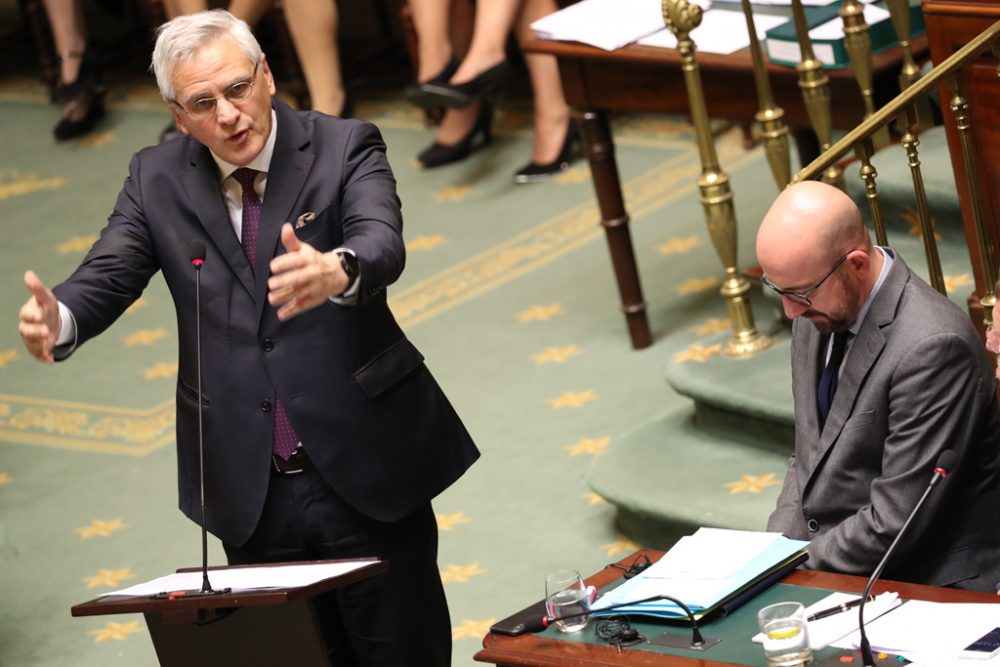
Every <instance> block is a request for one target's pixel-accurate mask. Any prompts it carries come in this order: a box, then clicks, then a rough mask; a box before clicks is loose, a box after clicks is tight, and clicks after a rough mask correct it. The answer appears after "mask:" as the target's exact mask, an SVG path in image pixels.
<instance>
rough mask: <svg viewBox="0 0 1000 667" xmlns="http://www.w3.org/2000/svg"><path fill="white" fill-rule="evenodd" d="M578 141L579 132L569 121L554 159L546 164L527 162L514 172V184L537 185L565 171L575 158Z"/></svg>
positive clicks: (574, 124)
mask: <svg viewBox="0 0 1000 667" xmlns="http://www.w3.org/2000/svg"><path fill="white" fill-rule="evenodd" d="M579 141H580V132H579V131H578V130H577V129H576V123H574V122H573V121H572V120H570V122H569V127H567V128H566V138H565V139H564V140H563V145H562V150H560V151H559V155H557V156H556V159H555V160H553V161H552V162H549V163H548V164H538V163H537V162H529V163H528V164H526V165H525V166H523V167H521V168H520V169H518V170H517V171H516V172H514V182H515V183H520V184H524V183H538V182H540V181H544V180H546V179H547V178H549V177H551V176H552V175H553V174H558V173H560V172H563V171H566V170H567V169H569V165H570V164H571V163H572V162H573V159H574V158H575V157H576V156H575V155H574V153H575V149H576V145H577V144H578V143H579Z"/></svg>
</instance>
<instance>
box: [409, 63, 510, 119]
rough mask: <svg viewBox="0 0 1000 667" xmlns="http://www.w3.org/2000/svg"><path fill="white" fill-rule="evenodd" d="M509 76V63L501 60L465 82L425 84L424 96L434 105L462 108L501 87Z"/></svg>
mask: <svg viewBox="0 0 1000 667" xmlns="http://www.w3.org/2000/svg"><path fill="white" fill-rule="evenodd" d="M509 78H510V63H508V62H507V61H506V60H501V61H500V62H498V63H497V64H496V65H494V66H493V67H490V68H489V69H487V70H484V71H482V72H480V73H479V74H477V75H476V77H475V78H473V79H469V80H468V81H466V82H465V83H448V82H447V81H445V82H444V83H443V84H433V85H431V84H427V85H425V86H424V87H423V94H424V98H425V99H427V100H429V103H430V104H432V105H433V106H436V107H445V108H446V109H464V108H465V107H467V106H469V105H470V104H472V103H473V102H475V101H476V100H481V99H484V98H486V97H488V96H490V95H492V94H493V93H495V92H497V91H499V90H500V89H501V88H503V86H504V84H505V83H507V79H509Z"/></svg>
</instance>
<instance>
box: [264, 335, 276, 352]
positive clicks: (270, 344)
mask: <svg viewBox="0 0 1000 667" xmlns="http://www.w3.org/2000/svg"><path fill="white" fill-rule="evenodd" d="M261 347H263V348H264V351H265V352H270V351H271V350H273V349H274V341H273V340H271V339H270V338H265V339H264V343H263V344H262V345H261Z"/></svg>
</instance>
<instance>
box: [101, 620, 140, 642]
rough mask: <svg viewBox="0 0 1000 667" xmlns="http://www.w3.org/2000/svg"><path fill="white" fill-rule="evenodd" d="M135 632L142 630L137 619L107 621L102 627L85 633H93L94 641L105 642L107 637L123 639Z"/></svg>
mask: <svg viewBox="0 0 1000 667" xmlns="http://www.w3.org/2000/svg"><path fill="white" fill-rule="evenodd" d="M135 632H142V628H141V627H139V621H125V622H124V623H115V622H114V621H108V622H107V623H105V624H104V627H103V628H100V629H98V630H91V631H90V632H88V633H87V634H88V635H93V637H94V642H96V643H100V642H106V641H108V640H109V639H115V640H117V641H125V640H126V639H128V636H129V635H131V634H133V633H135Z"/></svg>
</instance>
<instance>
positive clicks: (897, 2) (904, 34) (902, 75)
mask: <svg viewBox="0 0 1000 667" xmlns="http://www.w3.org/2000/svg"><path fill="white" fill-rule="evenodd" d="M885 6H886V8H887V9H888V10H889V15H890V16H891V17H892V27H893V29H894V30H895V31H896V39H897V40H899V48H900V49H902V51H903V69H902V70H900V72H899V90H900V91H904V90H906V89H907V88H909V87H910V86H912V85H913V84H915V83H916V82H917V81H918V80H919V79H920V68H919V67H917V63H916V62H915V61H914V60H913V50H912V49H911V48H910V2H909V0H885ZM914 104H915V106H916V112H917V127H916V130H915V132H916V133H917V134H920V133H921V132H923V131H924V130H927V129H930V128H932V127H934V114H933V113H932V112H931V103H930V100H929V99H928V98H926V97H920V98H917V99H916V100H915V101H914Z"/></svg>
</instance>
